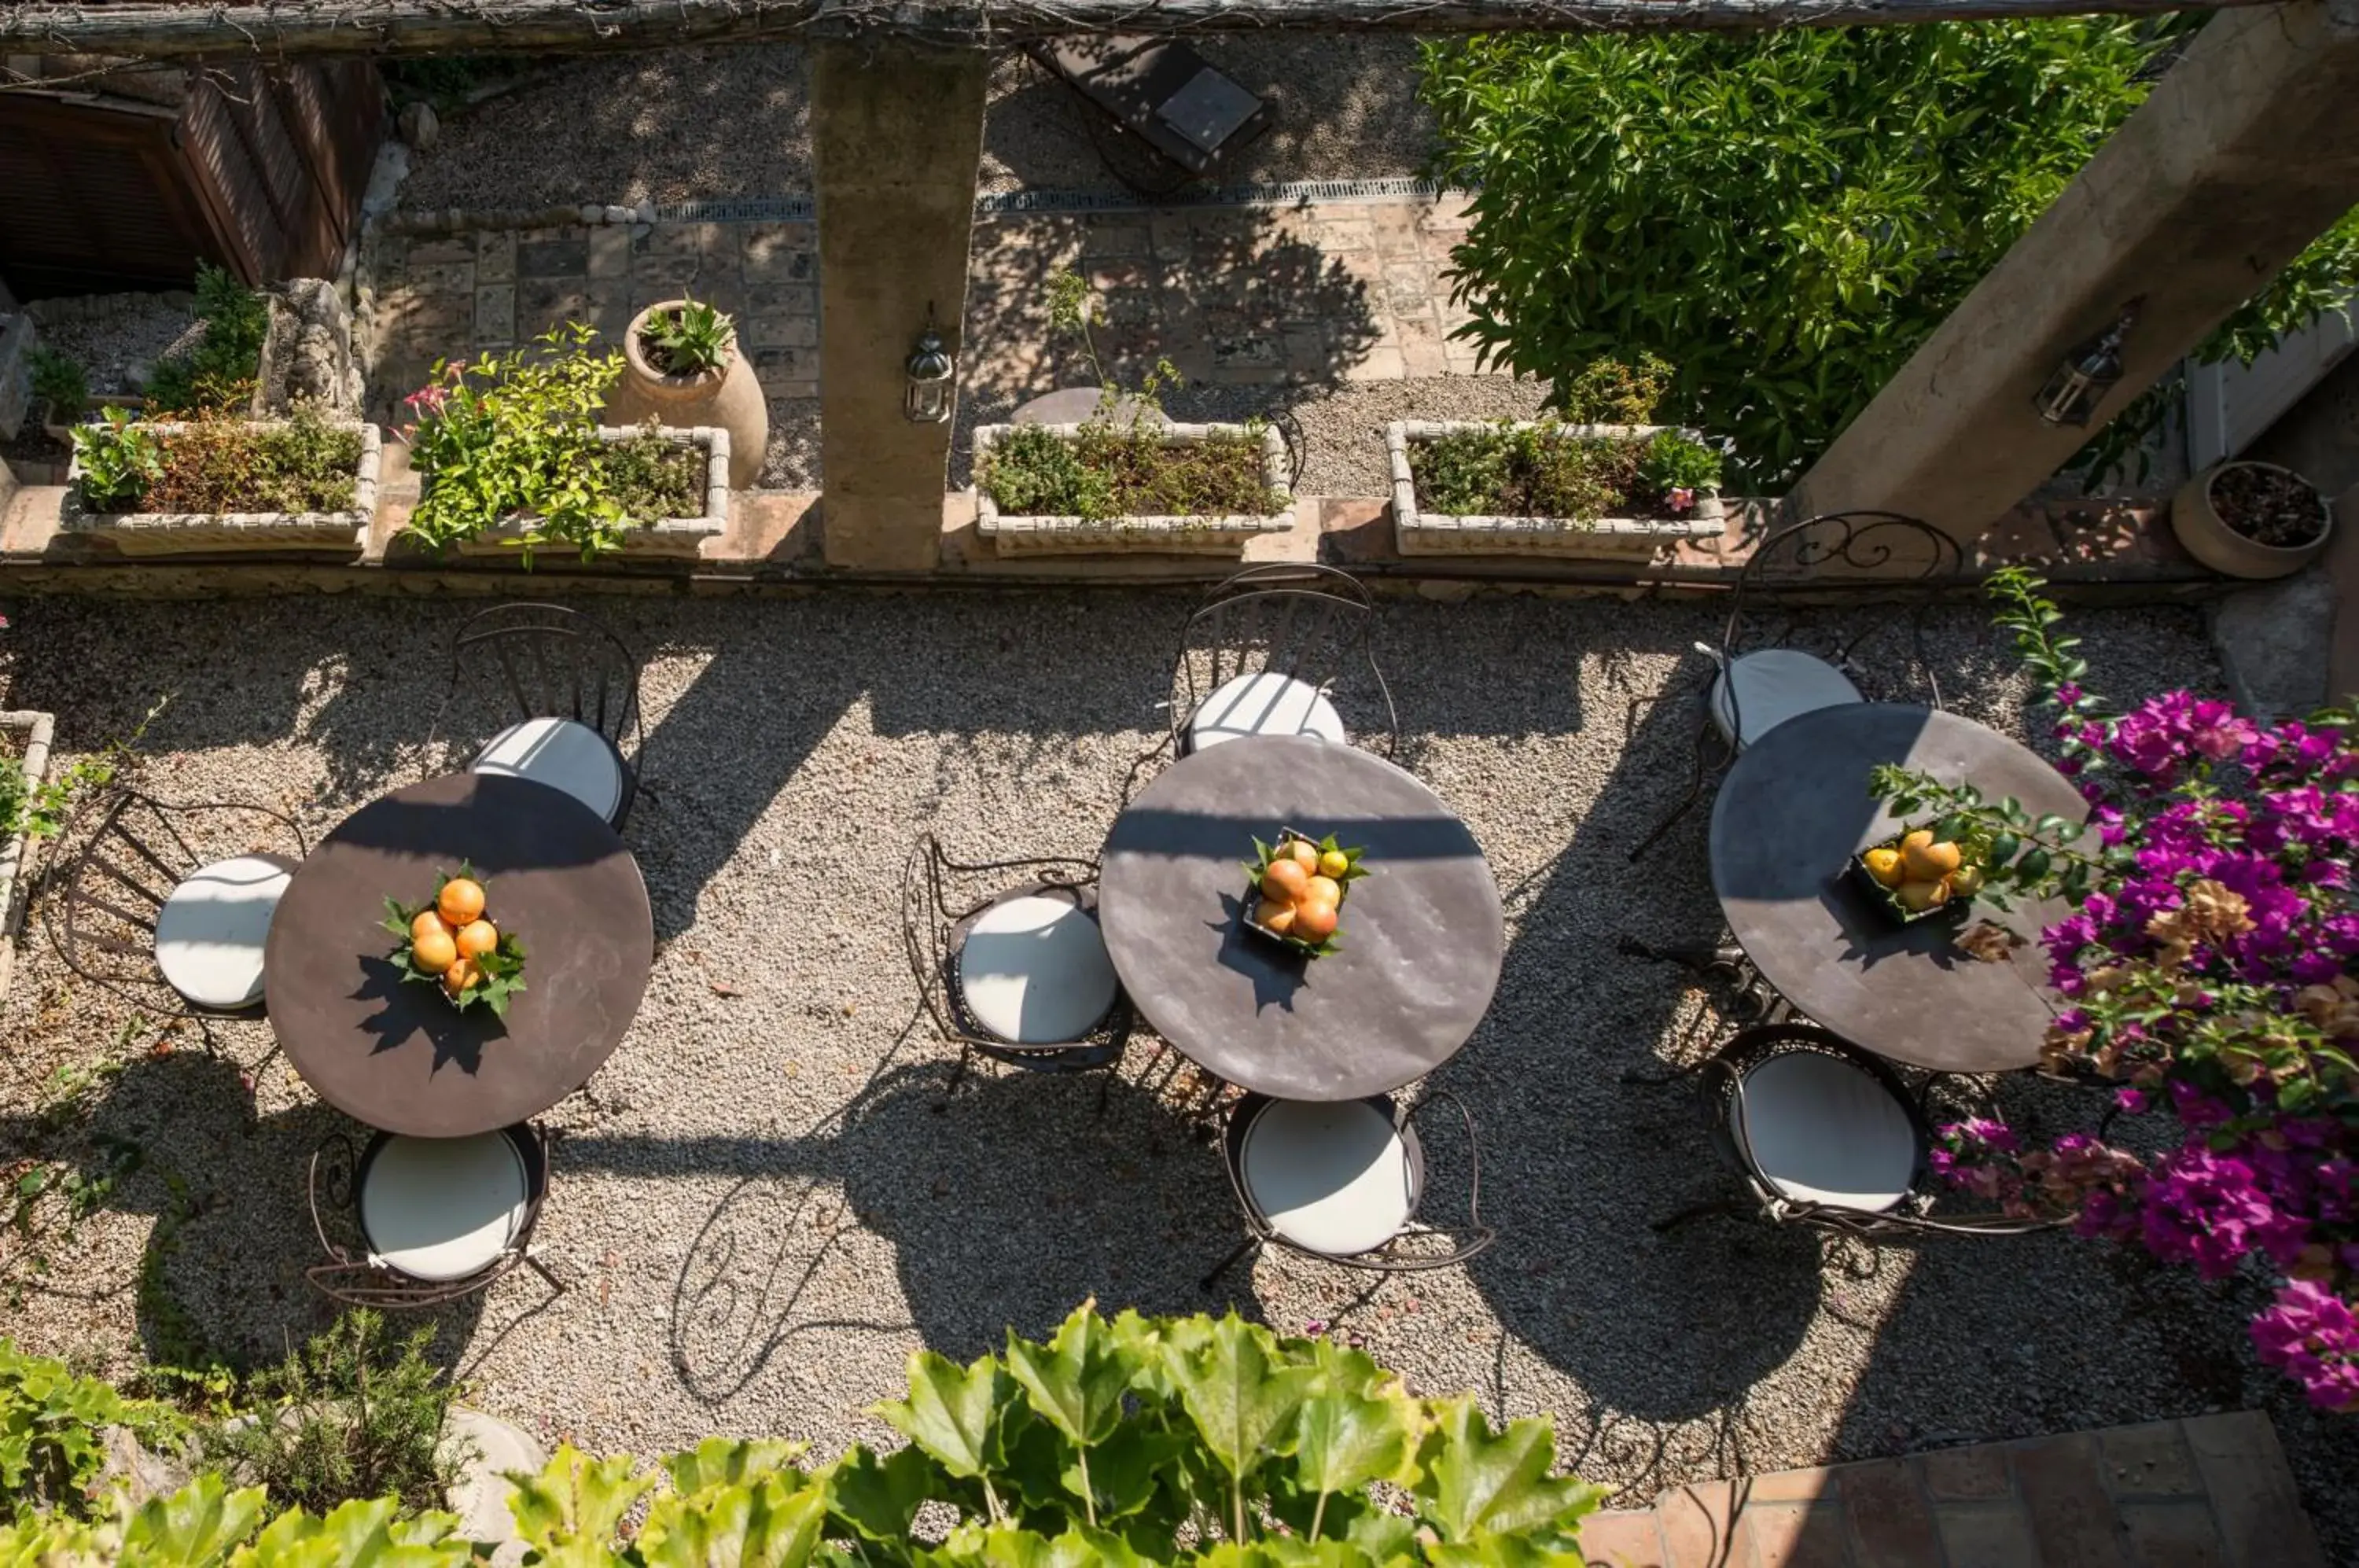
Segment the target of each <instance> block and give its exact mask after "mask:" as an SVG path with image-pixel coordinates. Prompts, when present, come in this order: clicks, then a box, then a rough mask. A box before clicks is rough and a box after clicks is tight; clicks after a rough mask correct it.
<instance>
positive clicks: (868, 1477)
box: [824, 1446, 938, 1546]
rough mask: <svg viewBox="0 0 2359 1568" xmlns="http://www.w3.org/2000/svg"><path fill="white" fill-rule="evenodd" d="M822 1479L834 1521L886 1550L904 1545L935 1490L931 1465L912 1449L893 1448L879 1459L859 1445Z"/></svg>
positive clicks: (934, 1477) (921, 1453)
mask: <svg viewBox="0 0 2359 1568" xmlns="http://www.w3.org/2000/svg"><path fill="white" fill-rule="evenodd" d="M824 1475H825V1478H826V1482H827V1487H828V1499H829V1504H830V1506H831V1507H832V1508H834V1510H835V1514H834V1518H835V1519H836V1521H837V1522H838V1523H840V1524H843V1525H846V1526H849V1527H850V1528H851V1529H852V1530H853V1531H854V1532H855V1533H857V1534H858V1535H860V1536H861V1537H863V1538H864V1539H865V1540H868V1541H876V1542H878V1543H879V1544H882V1545H886V1546H898V1545H901V1544H903V1543H905V1542H906V1541H908V1538H909V1527H910V1525H911V1524H913V1523H914V1522H916V1520H917V1518H918V1508H919V1506H920V1505H921V1504H923V1503H925V1502H926V1501H927V1500H928V1499H929V1498H930V1497H934V1496H936V1494H937V1490H938V1488H937V1486H936V1481H937V1476H936V1475H935V1472H934V1469H933V1465H932V1461H930V1460H929V1458H928V1457H927V1455H926V1453H925V1451H924V1450H923V1449H920V1448H916V1447H909V1448H897V1449H895V1450H894V1451H893V1452H892V1453H891V1454H887V1455H886V1457H885V1458H883V1459H879V1458H877V1457H876V1455H875V1454H873V1453H871V1452H870V1451H869V1450H868V1449H867V1448H866V1447H865V1446H862V1447H859V1448H855V1449H853V1451H852V1452H851V1453H850V1454H845V1455H844V1456H843V1458H842V1459H840V1460H838V1461H837V1462H836V1463H835V1464H834V1465H832V1466H830V1467H829V1468H828V1469H827V1470H826V1471H825V1472H824Z"/></svg>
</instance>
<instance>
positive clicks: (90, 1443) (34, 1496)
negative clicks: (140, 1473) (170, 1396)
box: [0, 1339, 186, 1561]
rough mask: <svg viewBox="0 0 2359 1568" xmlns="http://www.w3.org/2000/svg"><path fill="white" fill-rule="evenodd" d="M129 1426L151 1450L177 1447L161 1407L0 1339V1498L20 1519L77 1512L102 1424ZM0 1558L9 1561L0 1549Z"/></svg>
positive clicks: (170, 1417) (93, 1476)
mask: <svg viewBox="0 0 2359 1568" xmlns="http://www.w3.org/2000/svg"><path fill="white" fill-rule="evenodd" d="M110 1426H121V1427H125V1428H128V1429H129V1430H130V1431H131V1432H132V1433H133V1435H135V1436H136V1437H137V1438H138V1439H139V1440H140V1441H141V1442H143V1443H147V1444H148V1445H149V1446H150V1447H155V1448H171V1447H177V1446H178V1445H179V1442H180V1441H181V1439H182V1438H183V1437H184V1436H185V1435H186V1425H185V1423H184V1422H183V1421H181V1420H180V1419H179V1416H178V1415H177V1414H176V1413H175V1412H174V1411H173V1410H171V1409H170V1408H169V1407H168V1406H164V1405H159V1404H154V1403H151V1402H149V1401H147V1400H144V1399H125V1398H124V1397H123V1396H122V1395H121V1394H119V1393H117V1392H115V1390H114V1388H112V1387H110V1386H109V1385H107V1384H105V1383H102V1382H100V1381H98V1380H97V1379H96V1378H92V1377H76V1376H75V1375H74V1373H73V1371H72V1370H71V1368H70V1367H67V1366H66V1364H65V1363H64V1362H62V1361H55V1360H51V1359H50V1358H49V1357H48V1356H27V1355H26V1354H25V1353H24V1352H22V1351H20V1350H18V1349H17V1348H16V1342H15V1341H14V1340H9V1339H0V1498H5V1499H6V1500H7V1502H8V1505H9V1507H10V1508H11V1510H12V1512H13V1514H14V1516H15V1518H16V1519H17V1520H19V1521H20V1522H21V1521H24V1520H27V1519H30V1518H31V1517H32V1515H33V1511H34V1510H35V1509H36V1508H54V1509H57V1510H60V1511H61V1512H62V1513H63V1514H65V1515H67V1516H68V1517H79V1516H84V1515H86V1514H87V1513H88V1511H89V1509H90V1508H91V1504H92V1497H91V1488H92V1486H94V1485H95V1484H96V1482H97V1480H98V1475H99V1472H100V1470H101V1469H102V1467H103V1465H104V1464H105V1459H106V1455H105V1451H104V1446H103V1433H104V1429H106V1428H107V1427H110ZM0 1561H15V1560H14V1559H12V1558H7V1557H5V1554H0Z"/></svg>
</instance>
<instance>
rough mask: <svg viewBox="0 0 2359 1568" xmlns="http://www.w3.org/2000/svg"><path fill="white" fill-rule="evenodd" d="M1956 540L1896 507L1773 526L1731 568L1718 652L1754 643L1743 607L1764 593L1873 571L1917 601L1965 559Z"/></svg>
mask: <svg viewBox="0 0 2359 1568" xmlns="http://www.w3.org/2000/svg"><path fill="white" fill-rule="evenodd" d="M1963 561H1964V555H1963V552H1962V550H1960V549H1959V547H1958V541H1957V540H1956V539H1952V538H1951V537H1950V536H1949V535H1948V534H1945V533H1943V532H1942V531H1941V530H1940V528H1935V527H1934V526H1933V525H1932V524H1930V523H1929V522H1926V521H1925V520H1924V519H1923V518H1921V517H1907V516H1904V515H1902V514H1901V513H1898V512H1868V511H1864V512H1822V513H1821V514H1820V515H1819V516H1817V517H1805V518H1803V519H1802V520H1801V521H1799V522H1793V523H1779V524H1776V525H1774V526H1772V527H1771V528H1769V529H1768V531H1767V533H1765V534H1764V535H1763V536H1762V538H1761V542H1760V543H1759V544H1758V545H1757V546H1756V547H1755V549H1754V551H1753V553H1752V555H1751V556H1750V557H1748V558H1747V559H1746V561H1745V567H1744V570H1743V571H1742V572H1739V573H1738V574H1737V579H1736V592H1735V594H1734V597H1732V598H1731V600H1730V601H1729V607H1728V624H1727V626H1725V627H1724V628H1723V631H1722V634H1721V653H1722V656H1723V659H1734V658H1736V657H1737V656H1739V655H1740V654H1742V653H1745V651H1747V649H1748V648H1750V647H1752V646H1755V645H1756V643H1755V639H1754V638H1753V637H1752V635H1751V634H1752V632H1753V631H1754V629H1755V628H1754V627H1753V626H1751V625H1750V623H1748V621H1747V619H1746V616H1747V615H1748V613H1752V612H1756V611H1757V610H1758V607H1759V603H1758V602H1759V599H1760V597H1761V595H1762V594H1763V593H1773V592H1777V591H1778V590H1783V589H1801V588H1808V587H1810V586H1813V585H1817V586H1824V585H1826V584H1827V583H1831V582H1832V583H1843V582H1849V583H1858V582H1860V581H1861V580H1862V579H1864V578H1869V577H1873V578H1874V579H1875V580H1876V581H1877V582H1879V583H1886V584H1889V585H1892V586H1893V587H1894V588H1895V590H1896V595H1895V596H1897V598H1899V599H1901V600H1903V601H1923V600H1928V599H1930V597H1932V596H1933V595H1936V594H1938V593H1940V592H1941V591H1942V590H1943V589H1944V588H1946V587H1948V586H1949V585H1950V584H1951V583H1953V582H1954V581H1955V580H1956V578H1957V577H1958V575H1959V572H1960V569H1961V567H1962V564H1963Z"/></svg>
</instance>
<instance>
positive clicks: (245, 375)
mask: <svg viewBox="0 0 2359 1568" xmlns="http://www.w3.org/2000/svg"><path fill="white" fill-rule="evenodd" d="M196 313H197V320H198V321H202V322H203V323H204V327H205V332H204V336H202V337H201V338H200V339H198V340H197V342H196V343H195V345H194V346H192V347H191V348H190V350H189V351H188V353H186V354H175V355H173V356H171V357H169V358H167V359H162V360H158V362H157V365H156V371H155V374H154V375H153V376H149V377H148V380H147V410H148V412H149V413H150V414H151V415H153V414H197V413H241V412H243V411H245V408H247V406H248V405H249V404H251V402H252V401H253V398H254V386H255V376H256V375H257V374H258V373H259V372H260V370H261V366H262V340H263V339H264V338H265V337H266V336H268V335H269V332H270V300H269V297H268V296H267V295H265V294H262V293H259V292H257V291H255V290H254V289H248V288H247V287H246V286H245V284H243V283H240V282H239V281H238V280H237V279H236V278H233V277H231V276H230V275H229V273H227V272H226V271H224V270H223V269H222V268H221V267H209V266H206V265H205V264H203V263H201V262H200V263H199V264H198V266H197V312H196Z"/></svg>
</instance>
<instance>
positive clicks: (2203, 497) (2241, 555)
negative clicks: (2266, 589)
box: [2170, 463, 2334, 578]
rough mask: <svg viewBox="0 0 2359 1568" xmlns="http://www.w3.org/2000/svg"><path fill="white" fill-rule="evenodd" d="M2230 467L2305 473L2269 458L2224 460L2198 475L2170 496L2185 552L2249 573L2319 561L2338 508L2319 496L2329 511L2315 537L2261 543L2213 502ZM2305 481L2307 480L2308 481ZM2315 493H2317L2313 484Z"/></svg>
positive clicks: (2280, 573)
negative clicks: (2216, 483)
mask: <svg viewBox="0 0 2359 1568" xmlns="http://www.w3.org/2000/svg"><path fill="white" fill-rule="evenodd" d="M2232 468H2267V469H2272V470H2274V471H2275V472H2277V473H2278V474H2290V475H2291V477H2293V478H2295V479H2300V478H2301V475H2299V474H2293V472H2292V470H2290V469H2285V468H2278V467H2277V464H2275V463H2221V464H2219V465H2218V466H2217V467H2213V468H2208V469H2206V470H2204V471H2203V472H2202V473H2201V474H2197V475H2196V476H2195V477H2194V478H2192V479H2190V480H2189V481H2188V482H2187V483H2186V484H2184V485H2180V487H2179V494H2177V495H2173V496H2172V497H2171V498H2170V531H2171V532H2173V533H2175V534H2177V535H2178V536H2179V542H2180V544H2182V545H2185V546H2186V547H2187V553H2188V554H2190V555H2191V556H2193V557H2194V558H2195V559H2196V560H2198V561H2201V562H2202V563H2203V564H2204V565H2206V566H2208V567H2210V568H2211V569H2212V571H2214V572H2222V573H2224V574H2225V575H2227V576H2230V577H2248V578H2261V577H2289V576H2291V575H2292V574H2293V573H2295V572H2299V571H2300V570H2301V569H2302V568H2303V567H2305V566H2307V565H2309V564H2310V562H2311V561H2314V560H2316V559H2317V557H2318V553H2319V552H2320V551H2321V550H2324V549H2325V548H2326V541H2327V540H2328V539H2332V537H2333V536H2334V509H2333V507H2332V506H2330V505H2329V504H2328V502H2327V499H2326V497H2325V496H2324V495H2319V497H2318V505H2319V508H2320V510H2321V511H2323V512H2325V514H2326V527H2324V528H2321V529H2320V530H2319V531H2318V537H2317V538H2316V539H2312V540H2310V542H2309V543H2308V544H2303V545H2292V546H2286V545H2274V544H2263V543H2261V542H2260V541H2259V540H2258V539H2246V538H2245V536H2244V535H2243V534H2240V533H2238V532H2237V531H2236V530H2235V529H2234V528H2230V527H2229V526H2228V525H2227V524H2226V523H2225V522H2223V521H2222V520H2221V517H2220V514H2219V512H2218V511H2216V510H2215V509H2213V507H2212V481H2213V480H2215V479H2217V478H2219V477H2220V475H2221V474H2225V473H2226V472H2227V471H2228V470H2230V469H2232ZM2303 483H2304V484H2305V485H2307V484H2308V481H2306V480H2304V481H2303ZM2311 494H2313V495H2316V494H2317V491H2316V489H2315V488H2314V487H2313V488H2312V490H2311Z"/></svg>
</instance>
